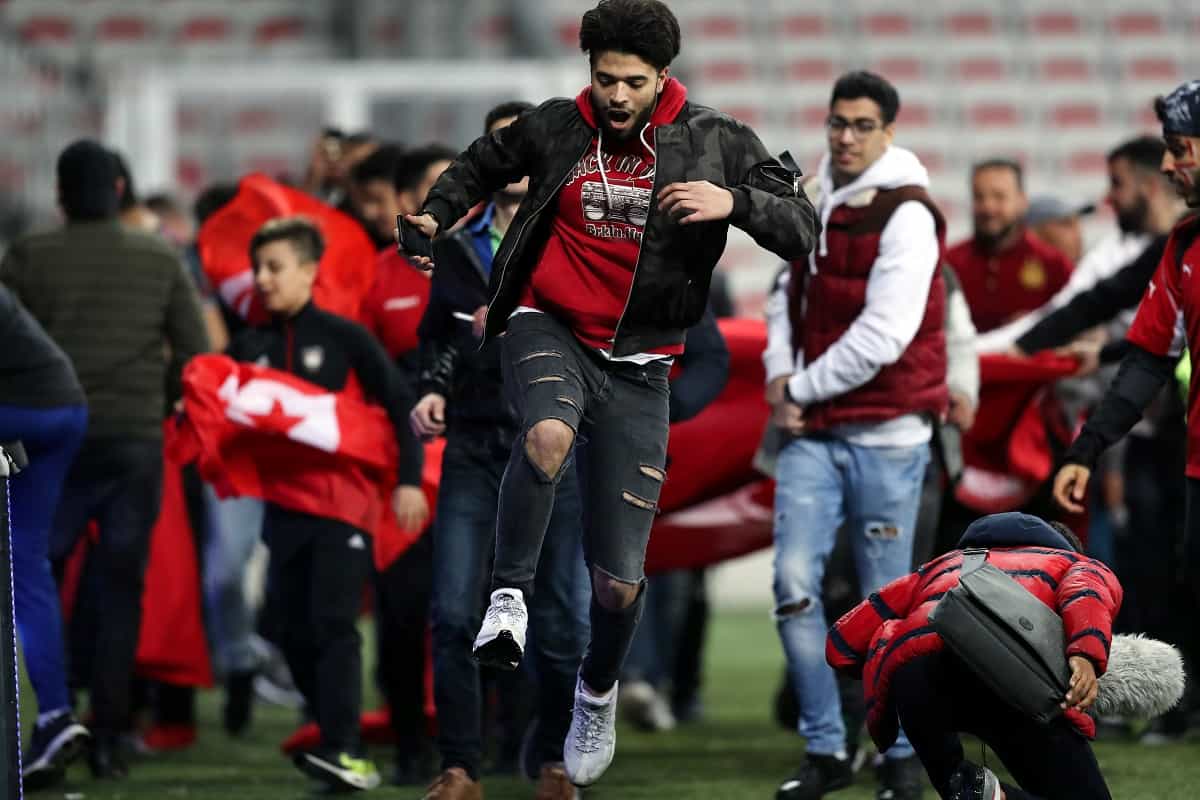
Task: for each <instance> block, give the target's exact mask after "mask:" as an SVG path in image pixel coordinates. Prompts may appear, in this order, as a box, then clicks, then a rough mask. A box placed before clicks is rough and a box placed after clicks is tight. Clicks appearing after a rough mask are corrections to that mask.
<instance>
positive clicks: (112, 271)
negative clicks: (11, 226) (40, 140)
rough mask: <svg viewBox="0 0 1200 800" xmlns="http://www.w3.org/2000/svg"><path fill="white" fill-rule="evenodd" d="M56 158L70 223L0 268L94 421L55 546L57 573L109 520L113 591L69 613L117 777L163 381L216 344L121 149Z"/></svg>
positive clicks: (164, 402) (91, 145)
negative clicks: (126, 219) (89, 531)
mask: <svg viewBox="0 0 1200 800" xmlns="http://www.w3.org/2000/svg"><path fill="white" fill-rule="evenodd" d="M56 172H57V177H58V195H59V202H60V204H61V205H62V209H63V213H64V215H65V216H66V220H67V222H66V224H65V225H64V226H62V227H61V228H58V229H56V230H51V231H46V232H39V233H33V234H30V235H28V236H25V237H22V238H21V239H18V240H17V241H16V242H14V243H13V245H12V247H10V248H9V249H8V251H7V252H6V253H5V254H4V260H3V262H0V282H3V283H4V285H6V286H7V287H8V288H9V289H11V290H12V292H13V294H15V295H16V296H17V298H18V299H19V300H20V301H21V304H22V305H23V306H25V308H26V309H28V311H29V313H30V314H32V315H33V317H34V318H35V319H36V320H37V321H38V322H39V323H40V324H41V326H42V327H43V328H44V329H45V331H46V333H47V334H49V335H50V338H51V339H53V340H54V341H55V343H57V344H58V346H59V347H61V348H62V350H63V352H64V353H66V354H67V357H68V358H70V359H71V364H72V366H73V367H74V369H75V374H76V375H77V376H78V377H79V382H80V384H82V386H83V390H84V394H86V396H87V400H88V428H87V433H86V434H85V436H84V441H83V445H82V446H81V447H80V450H79V453H78V454H77V455H76V457H75V460H74V461H73V462H72V463H71V468H70V470H69V471H68V472H67V478H66V481H65V483H64V484H63V490H62V499H61V501H60V502H59V504H58V508H57V510H56V513H55V519H54V525H53V527H52V529H51V536H50V558H51V560H52V562H53V563H54V565H55V572H56V575H58V576H61V575H62V574H63V573H62V570H63V567H64V565H65V562H66V558H67V556H68V555H69V554H70V553H71V551H72V550H73V549H74V547H75V544H76V542H78V540H79V537H80V536H81V535H82V534H83V532H84V531H85V529H86V527H87V523H88V521H89V520H96V521H97V522H98V523H99V531H100V538H99V541H98V543H97V545H96V547H95V548H93V550H92V552H91V555H90V556H89V569H88V572H89V573H91V574H93V575H95V576H96V580H95V581H85V582H84V591H85V593H90V592H91V591H92V587H93V586H97V585H99V584H100V583H101V582H102V583H103V598H99V597H96V598H91V597H89V599H88V600H87V601H85V602H82V603H79V604H77V605H76V610H77V612H78V611H80V610H81V609H82V610H83V611H88V610H90V609H91V608H98V607H101V606H102V607H103V609H104V613H103V614H97V615H95V617H94V618H89V615H88V614H86V613H76V614H75V615H74V616H73V617H72V620H71V634H70V639H71V644H72V653H71V655H72V658H71V662H72V664H71V666H72V671H73V672H74V673H76V674H75V675H73V676H72V677H73V678H74V679H75V680H77V681H79V682H81V683H86V684H87V685H88V686H89V688H90V695H91V702H92V710H93V712H94V718H93V723H92V732H93V733H94V734H95V740H94V742H93V745H92V748H91V750H90V752H89V761H90V765H91V768H92V772H93V774H94V775H95V776H96V777H102V778H121V777H124V776H125V775H126V774H127V773H128V767H127V766H126V764H125V761H124V758H123V757H122V755H121V752H120V748H119V746H118V737H119V736H120V734H121V733H123V732H125V731H126V730H128V729H129V726H130V724H131V722H132V720H131V719H130V717H131V713H130V712H131V694H130V686H131V685H132V682H133V671H134V660H135V655H136V652H137V640H138V629H139V627H140V625H141V618H142V589H143V580H144V575H145V568H146V562H147V559H148V557H149V549H150V532H151V530H152V529H153V527H154V522H155V520H156V519H157V518H158V510H159V502H160V495H161V484H162V474H163V457H162V449H163V448H162V430H163V427H162V426H163V417H164V414H165V411H166V409H168V408H170V402H168V401H169V400H170V399H171V398H168V397H167V387H168V386H169V385H176V386H177V385H178V380H177V375H178V373H179V371H180V370H181V369H182V368H183V365H184V364H185V363H186V362H187V360H188V359H189V358H191V357H192V356H194V355H196V354H198V353H202V352H205V351H206V350H207V349H208V336H207V334H206V332H205V328H204V322H203V320H202V318H201V315H200V304H199V301H198V300H197V297H196V290H195V288H193V286H192V284H191V281H190V280H189V279H188V276H187V273H186V270H185V268H184V266H183V263H182V262H181V261H180V258H179V255H178V254H177V253H175V252H174V251H173V250H172V249H171V247H170V245H169V244H167V243H166V242H165V241H163V240H162V239H161V238H160V237H158V236H153V235H150V234H146V233H141V232H138V231H134V230H131V229H128V228H125V227H124V226H122V225H121V223H120V222H119V221H118V218H117V213H118V204H119V201H120V197H121V194H122V191H123V189H124V181H123V179H122V178H121V176H120V170H119V168H118V164H117V161H116V159H115V158H114V157H113V154H112V153H111V152H109V151H108V150H107V149H106V148H104V147H103V146H102V145H100V144H99V143H97V142H94V141H90V140H80V141H77V142H74V143H73V144H71V145H69V146H68V147H67V148H66V149H64V150H63V152H62V154H61V155H60V156H59V159H58V164H57V166H56ZM99 332H103V335H100V334H99ZM168 353H169V357H168ZM92 570H95V572H92Z"/></svg>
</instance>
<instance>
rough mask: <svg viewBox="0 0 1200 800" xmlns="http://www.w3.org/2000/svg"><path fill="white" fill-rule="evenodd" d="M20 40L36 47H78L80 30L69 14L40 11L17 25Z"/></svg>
mask: <svg viewBox="0 0 1200 800" xmlns="http://www.w3.org/2000/svg"><path fill="white" fill-rule="evenodd" d="M17 32H18V34H19V36H20V41H22V42H24V43H25V44H28V46H30V47H34V48H55V49H64V48H73V47H76V37H77V35H78V31H77V30H76V24H74V20H73V19H72V18H71V17H70V16H67V14H55V13H40V14H31V16H29V17H26V18H25V19H22V20H20V22H19V23H18V25H17Z"/></svg>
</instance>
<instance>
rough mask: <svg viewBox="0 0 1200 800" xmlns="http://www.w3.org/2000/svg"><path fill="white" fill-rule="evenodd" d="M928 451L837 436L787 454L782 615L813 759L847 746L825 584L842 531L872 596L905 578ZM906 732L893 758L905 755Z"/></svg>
mask: <svg viewBox="0 0 1200 800" xmlns="http://www.w3.org/2000/svg"><path fill="white" fill-rule="evenodd" d="M928 463H929V446H928V445H926V444H922V445H918V446H916V447H860V446H857V445H853V444H850V443H848V442H846V441H843V440H841V439H837V438H833V437H816V436H810V437H804V438H801V439H796V440H794V441H792V442H790V443H789V444H788V445H787V446H786V447H784V449H783V451H782V452H781V453H780V454H779V462H778V465H777V467H776V474H775V479H776V489H775V614H776V623H777V625H778V628H779V637H780V638H781V639H782V640H783V649H784V652H785V653H786V655H787V661H788V670H789V672H790V674H791V678H792V684H793V685H794V686H795V687H796V701H797V704H798V706H799V708H800V724H799V730H800V735H801V736H803V737H804V738H805V739H806V740H807V747H808V752H809V753H812V754H816V755H833V754H835V753H838V752H841V751H843V750H845V748H846V730H845V724H844V723H843V721H842V710H841V702H840V701H839V699H838V689H837V680H836V678H835V676H834V673H833V669H832V668H831V667H830V666H829V665H828V664H827V663H826V662H825V636H826V625H825V613H824V609H823V608H822V605H821V581H822V579H823V578H824V577H825V565H826V563H827V562H828V560H829V555H830V553H831V552H832V551H833V546H834V543H835V541H836V539H837V535H838V530H839V529H840V528H842V526H843V525H845V527H846V530H847V532H848V534H849V536H850V544H851V548H852V550H853V553H854V561H855V565H856V567H857V570H858V577H859V584H860V586H861V589H862V594H863V596H864V597H866V596H867V595H868V594H870V593H871V592H873V591H875V590H876V589H879V588H880V587H882V586H884V585H885V584H887V583H889V582H891V581H893V580H895V579H897V578H899V577H901V576H903V575H907V574H908V573H909V571H910V570H911V567H912V549H913V530H914V528H915V526H916V521H917V508H918V505H919V503H920V499H921V483H922V480H923V479H924V476H925V467H926V465H927V464H928ZM912 754H913V750H912V747H911V746H910V745H909V743H908V740H907V739H906V738H905V736H904V733H903V732H901V734H900V738H899V739H898V740H897V741H896V744H894V745H893V746H892V747H891V748H890V749H889V750H888V752H887V756H888V757H889V758H906V757H908V756H911V755H912Z"/></svg>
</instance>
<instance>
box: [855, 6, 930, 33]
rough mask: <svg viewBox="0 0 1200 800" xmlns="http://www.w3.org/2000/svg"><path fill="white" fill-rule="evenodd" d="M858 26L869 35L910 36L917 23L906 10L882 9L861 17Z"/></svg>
mask: <svg viewBox="0 0 1200 800" xmlns="http://www.w3.org/2000/svg"><path fill="white" fill-rule="evenodd" d="M858 27H859V30H861V31H862V32H863V33H865V34H867V35H868V36H910V35H912V33H913V31H914V30H915V29H916V28H917V24H916V22H915V20H914V19H913V18H912V17H911V16H910V15H908V14H905V13H904V12H900V11H880V12H876V13H873V14H867V15H864V16H861V17H859V18H858Z"/></svg>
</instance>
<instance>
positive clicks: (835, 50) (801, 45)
mask: <svg viewBox="0 0 1200 800" xmlns="http://www.w3.org/2000/svg"><path fill="white" fill-rule="evenodd" d="M772 45H773V46H772V47H771V51H770V53H768V54H766V55H767V58H769V59H770V61H769V63H768V65H767V69H768V70H770V74H771V77H773V78H774V80H776V81H777V82H778V84H779V87H778V88H779V89H780V90H789V89H794V88H797V87H799V88H801V89H808V88H811V87H809V84H820V85H821V86H822V89H823V90H824V91H825V92H828V91H829V87H830V86H832V85H833V81H834V80H835V79H836V78H837V76H838V75H839V74H841V72H842V71H843V70H844V69H846V68H847V67H848V66H849V65H848V63H847V60H846V56H847V53H846V47H845V46H844V45H843V44H842V42H841V41H840V40H839V39H836V38H831V39H813V40H806V39H784V40H779V39H776V40H774V41H773V42H772Z"/></svg>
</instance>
